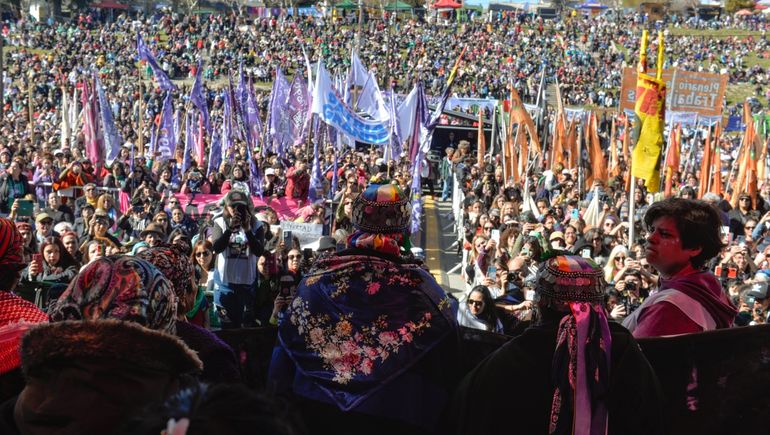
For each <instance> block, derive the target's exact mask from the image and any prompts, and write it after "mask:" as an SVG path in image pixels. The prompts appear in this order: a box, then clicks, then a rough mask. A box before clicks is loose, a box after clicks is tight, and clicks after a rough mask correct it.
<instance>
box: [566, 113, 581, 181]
mask: <svg viewBox="0 0 770 435" xmlns="http://www.w3.org/2000/svg"><path fill="white" fill-rule="evenodd" d="M564 149H565V151H566V152H567V167H568V168H570V169H572V168H574V167H576V166H577V162H578V143H577V118H574V119H573V120H572V121H570V122H569V125H568V126H567V132H566V136H565V138H564Z"/></svg>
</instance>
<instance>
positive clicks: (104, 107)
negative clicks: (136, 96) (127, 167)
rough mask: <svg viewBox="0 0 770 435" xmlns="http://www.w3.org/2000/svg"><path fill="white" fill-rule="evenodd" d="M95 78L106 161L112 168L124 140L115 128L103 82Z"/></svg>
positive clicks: (97, 77)
mask: <svg viewBox="0 0 770 435" xmlns="http://www.w3.org/2000/svg"><path fill="white" fill-rule="evenodd" d="M95 77H96V93H97V95H98V97H99V118H100V121H101V123H102V131H104V154H103V155H104V161H105V163H107V166H112V162H114V161H115V159H117V158H118V154H119V153H120V145H121V144H122V143H123V139H122V138H121V137H120V133H118V129H117V128H116V127H115V121H114V120H113V118H112V110H110V102H109V101H107V96H106V95H105V94H104V89H103V88H102V82H101V81H100V80H99V76H95Z"/></svg>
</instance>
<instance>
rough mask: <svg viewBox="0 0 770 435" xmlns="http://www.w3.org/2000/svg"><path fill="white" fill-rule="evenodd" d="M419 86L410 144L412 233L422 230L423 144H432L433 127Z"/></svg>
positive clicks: (421, 88)
mask: <svg viewBox="0 0 770 435" xmlns="http://www.w3.org/2000/svg"><path fill="white" fill-rule="evenodd" d="M417 87H418V88H417V95H418V100H417V108H416V111H415V117H414V128H413V129H412V138H411V144H410V156H413V157H412V159H411V160H412V186H411V191H412V222H411V227H410V230H411V232H412V233H416V232H417V231H419V230H420V222H421V221H422V180H421V179H420V169H421V166H422V161H423V158H424V156H425V149H424V147H423V146H421V144H424V143H426V140H427V143H428V144H430V136H431V135H432V129H430V128H429V127H428V125H427V124H428V123H429V122H430V119H429V116H430V115H429V114H428V102H427V99H426V98H425V91H424V89H423V87H422V83H418V84H417ZM439 113H441V112H439ZM434 127H435V126H434ZM412 153H414V154H412Z"/></svg>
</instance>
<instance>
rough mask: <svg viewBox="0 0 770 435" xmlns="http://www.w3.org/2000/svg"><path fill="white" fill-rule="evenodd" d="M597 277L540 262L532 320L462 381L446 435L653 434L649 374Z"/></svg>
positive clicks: (572, 264)
mask: <svg viewBox="0 0 770 435" xmlns="http://www.w3.org/2000/svg"><path fill="white" fill-rule="evenodd" d="M603 275H604V272H603V271H602V269H601V268H600V267H599V266H597V265H596V263H594V262H593V260H591V259H585V258H583V257H579V256H574V255H558V256H555V257H553V258H550V259H546V260H545V261H544V262H543V263H542V265H541V267H540V269H539V271H538V274H537V281H536V283H537V284H536V285H537V287H536V294H535V320H533V323H532V325H531V326H530V327H529V328H528V329H526V330H525V331H524V333H523V334H522V335H520V336H518V337H516V338H514V339H513V340H511V341H509V342H508V343H507V344H505V345H504V346H502V347H501V348H500V349H498V350H497V351H496V352H495V353H494V354H492V355H491V356H490V357H489V358H487V359H485V360H484V361H483V362H482V363H481V364H479V365H478V366H477V367H476V368H475V369H474V370H473V371H472V372H471V373H469V374H468V375H467V376H466V377H465V379H464V380H463V381H462V382H461V384H460V386H459V388H458V389H457V392H456V394H455V399H454V401H453V404H452V407H451V408H450V413H449V414H448V415H451V418H450V421H449V422H448V425H447V428H448V429H447V432H446V433H455V434H473V435H486V434H503V433H511V431H515V432H517V433H526V434H539V433H548V434H554V435H556V434H589V435H590V434H659V433H662V430H663V425H662V423H663V419H662V403H663V398H662V396H661V392H660V389H659V386H658V382H657V378H656V377H655V373H654V372H653V371H652V368H651V367H650V364H649V363H648V362H647V360H646V359H645V358H644V355H642V353H641V350H640V349H639V345H638V344H637V343H636V341H635V340H634V338H633V337H632V336H631V334H630V333H629V332H628V331H627V330H626V329H624V328H623V327H621V326H620V325H619V324H617V323H614V322H607V315H606V311H605V308H604V291H605V289H604V288H605V282H604V277H603ZM546 386H549V387H550V388H546ZM512 391H519V392H522V393H523V394H518V395H512V394H511V392H512Z"/></svg>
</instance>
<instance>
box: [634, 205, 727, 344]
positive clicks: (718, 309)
mask: <svg viewBox="0 0 770 435" xmlns="http://www.w3.org/2000/svg"><path fill="white" fill-rule="evenodd" d="M644 223H645V225H646V226H647V227H648V228H649V235H648V236H647V241H646V244H645V245H646V246H645V256H646V259H647V261H648V262H649V263H650V264H651V265H652V266H653V267H654V268H655V269H656V270H657V271H658V272H659V273H660V284H659V290H658V291H657V292H656V293H654V294H653V295H652V296H650V297H648V298H647V299H646V300H645V301H644V302H643V303H642V305H641V306H640V307H639V308H638V309H637V310H636V311H635V312H633V313H631V314H630V315H629V316H628V317H627V318H626V320H625V321H623V326H625V327H626V328H628V329H629V331H631V332H632V333H633V334H634V337H660V336H665V335H677V334H687V333H695V332H701V331H708V330H712V329H719V328H729V327H730V326H732V324H733V319H734V318H735V315H736V309H735V307H734V306H733V305H732V303H731V302H730V300H729V298H728V297H727V295H726V294H725V292H724V291H723V290H722V285H721V284H720V283H719V280H718V279H717V277H716V276H714V274H713V273H711V272H710V271H708V270H706V269H705V268H704V266H705V264H706V263H707V262H708V261H709V260H710V259H711V258H713V257H715V256H716V255H717V254H719V252H720V251H721V250H722V247H723V245H722V235H721V232H720V228H721V226H722V220H721V218H720V216H719V213H718V212H717V211H716V209H715V208H714V207H713V206H712V205H710V204H708V203H706V202H703V201H694V200H689V199H682V198H669V199H666V200H663V201H659V202H656V203H654V204H653V205H651V206H650V208H649V209H648V210H647V213H646V214H645V216H644Z"/></svg>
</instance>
